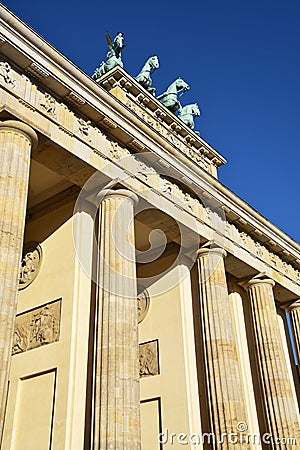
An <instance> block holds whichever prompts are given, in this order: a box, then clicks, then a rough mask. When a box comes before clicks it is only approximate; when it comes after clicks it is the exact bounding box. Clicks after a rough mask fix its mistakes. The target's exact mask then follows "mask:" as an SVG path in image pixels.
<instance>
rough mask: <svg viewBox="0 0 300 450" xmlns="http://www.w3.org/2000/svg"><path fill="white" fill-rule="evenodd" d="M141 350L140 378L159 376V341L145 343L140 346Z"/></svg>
mask: <svg viewBox="0 0 300 450" xmlns="http://www.w3.org/2000/svg"><path fill="white" fill-rule="evenodd" d="M139 348H140V356H139V359H140V377H148V376H151V375H158V374H159V373H160V372H159V359H158V340H157V339H155V340H154V341H150V342H145V343H143V344H140V345H139Z"/></svg>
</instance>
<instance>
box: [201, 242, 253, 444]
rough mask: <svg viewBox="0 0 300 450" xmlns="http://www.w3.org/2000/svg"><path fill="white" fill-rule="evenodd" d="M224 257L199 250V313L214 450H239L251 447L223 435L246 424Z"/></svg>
mask: <svg viewBox="0 0 300 450" xmlns="http://www.w3.org/2000/svg"><path fill="white" fill-rule="evenodd" d="M225 256H226V252H225V251H224V250H223V249H222V248H220V247H211V248H209V247H207V248H206V247H202V249H200V250H199V254H198V272H199V288H200V310H201V315H202V334H203V339H204V357H205V366H206V378H207V387H208V404H209V412H210V421H211V431H212V433H214V435H215V438H216V447H214V448H216V449H235V450H237V449H248V448H250V446H249V445H248V444H247V443H246V442H244V443H239V444H237V443H236V444H233V443H230V442H229V440H228V439H226V437H225V438H224V439H222V435H224V434H229V433H236V432H237V431H238V430H237V424H238V423H239V422H245V423H247V412H246V405H245V400H244V392H243V386H242V380H241V374H240V368H239V362H238V355H237V346H236V343H235V334H234V327H233V322H232V318H231V313H230V306H229V299H228V290H227V282H226V275H225V267H224V257H225ZM222 440H224V442H223V443H222Z"/></svg>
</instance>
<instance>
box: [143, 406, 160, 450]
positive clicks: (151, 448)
mask: <svg viewBox="0 0 300 450" xmlns="http://www.w3.org/2000/svg"><path fill="white" fill-rule="evenodd" d="M141 431H142V450H162V449H163V446H162V444H160V443H159V439H158V438H159V434H160V433H162V419H161V399H160V397H157V398H150V399H147V400H142V401H141Z"/></svg>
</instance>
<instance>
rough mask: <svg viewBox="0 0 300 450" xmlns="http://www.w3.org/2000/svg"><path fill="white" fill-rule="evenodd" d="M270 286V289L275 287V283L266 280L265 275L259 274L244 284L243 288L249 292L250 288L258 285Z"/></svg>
mask: <svg viewBox="0 0 300 450" xmlns="http://www.w3.org/2000/svg"><path fill="white" fill-rule="evenodd" d="M266 284H267V285H270V286H272V288H273V287H274V286H275V281H274V280H272V279H271V278H268V277H267V276H266V275H265V274H263V273H259V274H258V275H255V277H253V278H251V280H249V281H247V283H245V288H246V289H247V290H249V289H250V288H252V287H254V286H258V285H266Z"/></svg>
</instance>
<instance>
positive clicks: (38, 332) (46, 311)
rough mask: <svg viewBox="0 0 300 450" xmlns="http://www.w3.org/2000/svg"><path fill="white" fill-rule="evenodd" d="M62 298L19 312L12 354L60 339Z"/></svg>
mask: <svg viewBox="0 0 300 450" xmlns="http://www.w3.org/2000/svg"><path fill="white" fill-rule="evenodd" d="M60 311H61V299H59V300H55V301H53V302H50V303H47V304H45V305H43V306H39V307H38V308H34V309H31V310H30V311H26V312H23V313H21V314H18V315H17V317H16V325H15V334H14V343H13V350H12V354H13V355H15V354H17V353H23V352H26V351H27V350H32V349H34V348H37V347H41V346H42V345H47V344H51V343H53V342H57V341H58V340H59V334H60Z"/></svg>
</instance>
